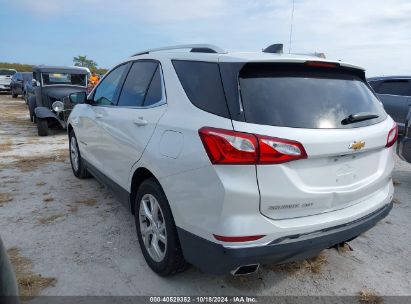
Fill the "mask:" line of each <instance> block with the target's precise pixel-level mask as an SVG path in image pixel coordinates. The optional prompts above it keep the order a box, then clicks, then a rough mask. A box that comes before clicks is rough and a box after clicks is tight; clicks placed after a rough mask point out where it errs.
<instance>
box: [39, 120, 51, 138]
mask: <svg viewBox="0 0 411 304" xmlns="http://www.w3.org/2000/svg"><path fill="white" fill-rule="evenodd" d="M37 133H38V135H39V136H47V135H48V134H49V126H48V124H47V119H44V118H38V119H37Z"/></svg>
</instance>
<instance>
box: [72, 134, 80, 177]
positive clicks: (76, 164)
mask: <svg viewBox="0 0 411 304" xmlns="http://www.w3.org/2000/svg"><path fill="white" fill-rule="evenodd" d="M78 154H79V153H78V149H77V141H76V138H75V137H74V136H73V137H71V141H70V158H71V164H72V165H73V168H74V171H76V172H77V171H78V168H79V157H78Z"/></svg>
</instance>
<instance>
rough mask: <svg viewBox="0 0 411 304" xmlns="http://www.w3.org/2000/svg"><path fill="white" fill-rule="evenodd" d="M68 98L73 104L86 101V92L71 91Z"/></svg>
mask: <svg viewBox="0 0 411 304" xmlns="http://www.w3.org/2000/svg"><path fill="white" fill-rule="evenodd" d="M69 99H70V102H71V103H73V104H80V103H87V94H86V92H76V93H71V94H70V95H69Z"/></svg>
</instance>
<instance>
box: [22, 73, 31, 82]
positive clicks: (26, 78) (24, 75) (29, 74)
mask: <svg viewBox="0 0 411 304" xmlns="http://www.w3.org/2000/svg"><path fill="white" fill-rule="evenodd" d="M23 79H24V80H25V81H29V80H31V79H33V73H23Z"/></svg>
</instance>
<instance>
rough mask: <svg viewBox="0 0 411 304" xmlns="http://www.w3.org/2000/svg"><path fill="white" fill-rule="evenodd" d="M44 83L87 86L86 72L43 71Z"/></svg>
mask: <svg viewBox="0 0 411 304" xmlns="http://www.w3.org/2000/svg"><path fill="white" fill-rule="evenodd" d="M41 76H42V78H43V85H59V84H61V85H76V86H83V87H85V86H87V77H86V76H87V75H86V74H69V73H42V74H41Z"/></svg>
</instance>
